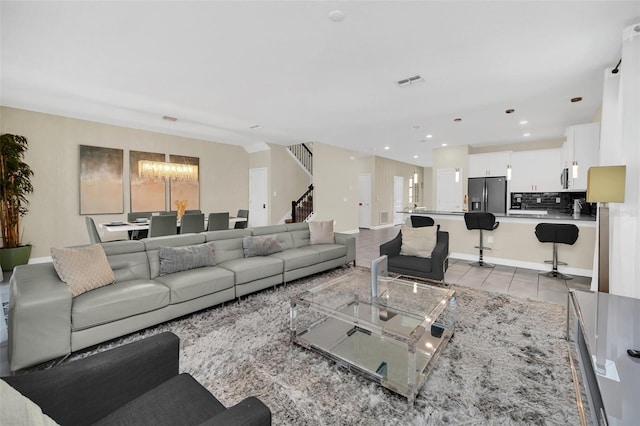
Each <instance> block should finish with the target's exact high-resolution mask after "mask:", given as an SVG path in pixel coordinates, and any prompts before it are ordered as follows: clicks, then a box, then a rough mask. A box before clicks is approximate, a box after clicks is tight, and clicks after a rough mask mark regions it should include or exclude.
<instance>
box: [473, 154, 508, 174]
mask: <svg viewBox="0 0 640 426" xmlns="http://www.w3.org/2000/svg"><path fill="white" fill-rule="evenodd" d="M509 154H510V152H508V151H504V152H491V153H487V154H471V155H469V177H485V176H506V175H507V165H508V164H509Z"/></svg>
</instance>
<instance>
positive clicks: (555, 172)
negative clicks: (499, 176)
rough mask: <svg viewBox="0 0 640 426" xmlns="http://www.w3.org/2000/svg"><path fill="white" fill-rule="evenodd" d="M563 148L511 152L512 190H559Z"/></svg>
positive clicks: (510, 186)
mask: <svg viewBox="0 0 640 426" xmlns="http://www.w3.org/2000/svg"><path fill="white" fill-rule="evenodd" d="M562 154H563V153H562V150H561V149H559V148H558V149H539V150H534V151H520V152H513V153H512V154H511V181H510V184H509V188H510V191H511V192H559V191H560V190H561V187H562V185H561V183H560V173H561V171H562Z"/></svg>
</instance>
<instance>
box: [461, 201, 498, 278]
mask: <svg viewBox="0 0 640 426" xmlns="http://www.w3.org/2000/svg"><path fill="white" fill-rule="evenodd" d="M464 222H465V224H466V225H467V229H469V230H475V229H478V230H479V231H480V245H478V246H475V248H477V249H479V250H480V258H479V259H478V261H477V262H473V263H470V265H471V266H480V267H482V268H493V267H494V266H495V265H493V264H491V263H487V262H485V261H484V260H483V257H482V251H483V250H491V248H490V247H485V246H484V245H483V243H482V231H493V230H494V229H496V228H497V227H498V225H500V222H496V217H495V216H494V215H493V213H489V212H471V213H465V214H464Z"/></svg>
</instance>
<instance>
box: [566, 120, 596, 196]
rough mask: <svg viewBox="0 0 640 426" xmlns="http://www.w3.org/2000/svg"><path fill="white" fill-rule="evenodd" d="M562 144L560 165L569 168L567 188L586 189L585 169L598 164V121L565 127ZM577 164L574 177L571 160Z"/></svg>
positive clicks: (572, 189)
mask: <svg viewBox="0 0 640 426" xmlns="http://www.w3.org/2000/svg"><path fill="white" fill-rule="evenodd" d="M565 135H566V137H567V139H566V141H565V143H564V144H563V145H562V157H563V159H562V161H563V165H562V167H566V168H568V169H569V188H568V189H569V190H571V191H586V190H587V170H589V167H593V166H597V165H598V164H599V151H600V123H588V124H580V125H577V126H571V127H568V128H567V131H566V132H565ZM574 161H575V162H576V164H577V176H575V177H574V173H573V162H574Z"/></svg>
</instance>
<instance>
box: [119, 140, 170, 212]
mask: <svg viewBox="0 0 640 426" xmlns="http://www.w3.org/2000/svg"><path fill="white" fill-rule="evenodd" d="M140 160H149V161H164V160H165V155H164V154H159V153H154V152H142V151H129V184H130V189H131V192H130V193H131V211H132V212H159V211H164V210H166V209H167V206H166V198H167V197H166V188H167V184H166V182H165V181H164V180H152V179H145V178H142V177H140V176H139V175H138V161H140ZM170 210H173V209H170Z"/></svg>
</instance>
